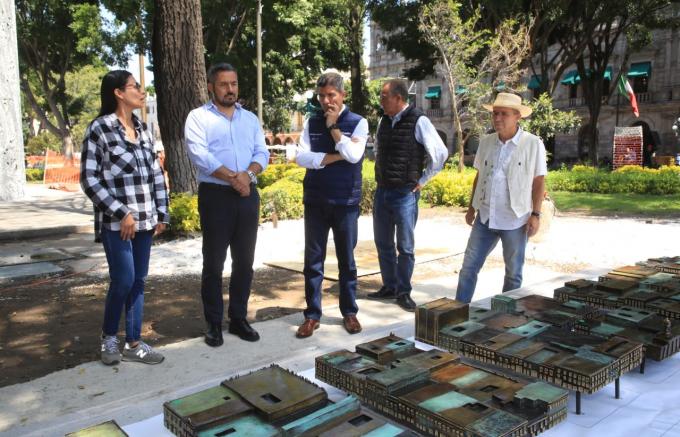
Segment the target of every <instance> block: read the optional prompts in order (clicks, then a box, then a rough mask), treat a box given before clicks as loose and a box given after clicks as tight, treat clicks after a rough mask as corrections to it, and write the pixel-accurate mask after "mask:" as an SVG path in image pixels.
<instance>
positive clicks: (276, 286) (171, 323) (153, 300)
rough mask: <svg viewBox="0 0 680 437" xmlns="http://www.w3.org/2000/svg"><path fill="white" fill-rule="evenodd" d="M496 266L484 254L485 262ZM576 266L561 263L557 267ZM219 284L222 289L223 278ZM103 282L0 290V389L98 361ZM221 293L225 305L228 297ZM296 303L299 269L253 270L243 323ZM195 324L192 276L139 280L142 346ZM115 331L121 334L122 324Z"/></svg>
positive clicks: (327, 292) (298, 307) (332, 301)
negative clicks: (142, 294)
mask: <svg viewBox="0 0 680 437" xmlns="http://www.w3.org/2000/svg"><path fill="white" fill-rule="evenodd" d="M461 263H462V258H461V257H460V256H451V257H448V258H444V259H440V260H437V261H432V262H428V263H424V264H419V265H418V268H417V269H416V272H415V274H414V281H417V280H418V278H427V277H428V276H430V275H434V274H441V272H443V271H446V272H455V271H457V269H458V268H459V267H460V265H461ZM499 264H500V263H499V262H498V261H493V260H491V259H490V260H489V263H488V267H493V266H494V265H499ZM551 267H553V268H554V266H551ZM582 267H583V266H561V268H560V270H562V271H565V272H567V271H577V270H578V269H580V268H582ZM224 284H225V285H224V286H225V290H226V287H227V284H228V278H225V283H224ZM380 285H381V281H380V275H379V274H376V275H370V276H364V277H360V278H359V287H358V298H359V299H361V298H363V297H365V295H366V294H367V293H370V292H372V291H375V290H376V289H377V288H379V287H380ZM107 286H108V282H107V281H106V280H105V279H99V280H94V281H93V279H92V277H89V276H83V275H75V276H71V277H61V278H51V279H46V280H41V281H34V282H31V283H28V284H14V285H12V286H11V287H4V289H2V290H0V296H2V301H1V302H0V306H1V307H2V313H3V314H4V315H6V317H2V318H1V319H0V387H4V386H7V385H12V384H17V383H21V382H26V381H29V380H32V379H35V378H38V377H40V376H44V375H47V374H49V373H51V372H54V371H57V370H60V369H66V368H71V367H75V366H77V365H78V364H81V363H85V362H89V361H95V360H98V359H99V333H100V332H101V321H102V317H103V302H104V299H105V296H106V288H107ZM323 291H324V304H325V305H337V296H338V285H337V282H334V281H324V290H323ZM224 298H225V308H226V305H228V294H225V296H224ZM359 306H361V302H359ZM304 307H305V301H304V278H303V276H302V274H301V273H296V272H293V271H288V270H282V269H277V268H264V269H259V270H257V271H256V272H255V277H254V280H253V287H252V292H251V296H250V300H249V309H248V318H249V319H250V320H251V321H263V320H269V319H273V318H277V317H282V316H285V315H288V314H292V313H296V312H300V311H302V309H304ZM225 312H226V311H225ZM227 323H228V322H226V321H225V328H226V324H227ZM203 329H204V322H203V316H202V306H201V301H200V276H199V275H192V276H181V277H176V276H175V277H160V276H156V277H154V276H151V277H149V278H148V279H147V286H146V291H145V305H144V324H143V327H142V337H143V338H144V339H145V340H146V341H148V342H149V344H151V345H153V346H162V345H165V344H170V343H175V342H178V341H182V340H186V339H189V338H194V337H200V336H202V332H203ZM120 332H121V333H122V332H124V328H123V326H122V324H121V330H120Z"/></svg>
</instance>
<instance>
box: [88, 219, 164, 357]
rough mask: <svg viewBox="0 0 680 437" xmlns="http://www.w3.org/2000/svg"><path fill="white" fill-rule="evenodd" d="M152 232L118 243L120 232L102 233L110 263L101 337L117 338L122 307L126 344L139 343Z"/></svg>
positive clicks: (103, 231)
mask: <svg viewBox="0 0 680 437" xmlns="http://www.w3.org/2000/svg"><path fill="white" fill-rule="evenodd" d="M153 233H154V231H153V230H151V231H142V232H136V233H135V238H133V239H132V240H127V241H126V240H121V238H120V231H111V230H109V229H106V228H104V229H102V234H101V238H102V243H103V244H104V252H105V253H106V261H107V262H108V263H109V277H110V278H111V283H110V284H109V292H108V293H107V295H106V305H105V307H104V324H103V326H102V332H103V333H104V335H116V334H117V333H118V323H119V321H120V315H121V313H122V312H123V307H125V341H127V342H128V343H130V342H134V341H138V340H139V339H140V337H141V333H142V317H143V314H144V313H143V310H144V282H145V281H146V275H147V273H148V272H149V255H150V254H151V241H152V238H153Z"/></svg>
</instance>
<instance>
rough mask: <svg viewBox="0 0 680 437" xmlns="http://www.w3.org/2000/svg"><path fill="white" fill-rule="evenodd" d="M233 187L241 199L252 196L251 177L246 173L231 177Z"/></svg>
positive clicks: (241, 172)
mask: <svg viewBox="0 0 680 437" xmlns="http://www.w3.org/2000/svg"><path fill="white" fill-rule="evenodd" d="M230 183H231V186H232V187H233V188H234V189H235V190H236V191H238V193H239V194H240V195H241V197H248V196H250V177H249V176H248V173H246V172H245V171H240V172H238V173H234V175H233V176H232V177H231V181H230Z"/></svg>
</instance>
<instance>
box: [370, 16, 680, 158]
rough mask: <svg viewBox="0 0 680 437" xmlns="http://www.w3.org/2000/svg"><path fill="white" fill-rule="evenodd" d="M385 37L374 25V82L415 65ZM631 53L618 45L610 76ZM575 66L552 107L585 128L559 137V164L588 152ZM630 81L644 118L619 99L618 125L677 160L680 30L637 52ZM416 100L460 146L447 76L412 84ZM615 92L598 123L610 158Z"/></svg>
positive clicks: (603, 152)
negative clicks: (637, 130) (636, 130)
mask: <svg viewBox="0 0 680 437" xmlns="http://www.w3.org/2000/svg"><path fill="white" fill-rule="evenodd" d="M382 35H383V33H382V31H381V30H380V28H379V27H378V26H377V25H375V24H374V23H371V45H370V56H369V59H370V64H369V67H368V71H369V76H370V78H371V79H381V78H387V77H403V76H404V69H406V68H408V67H410V66H411V65H412V64H413V63H410V62H407V61H406V60H405V59H404V58H403V57H402V56H401V55H400V54H399V53H398V52H395V51H390V50H387V49H386V47H384V45H383V44H382V41H381V37H382ZM625 49H626V42H625V40H623V39H622V40H621V41H619V42H618V44H617V47H616V50H615V53H614V55H613V56H612V58H611V60H610V68H609V69H608V74H607V76H608V77H609V78H610V80H615V79H616V78H617V77H618V73H619V71H620V70H621V68H622V65H621V63H622V62H623V56H624V52H625ZM575 70H576V67H575V66H573V67H572V68H568V69H566V70H565V74H564V75H563V77H562V79H561V81H560V85H558V86H557V88H556V90H555V92H554V93H553V104H554V106H555V107H556V108H559V109H563V110H574V111H576V112H577V113H578V114H579V116H581V118H582V120H583V121H582V125H581V128H579V129H577V130H576V131H574V132H570V133H568V134H559V135H557V137H556V139H555V154H554V157H555V160H556V161H557V162H565V161H566V162H575V161H577V160H579V158H581V157H583V156H584V155H585V154H586V153H587V150H588V144H587V142H586V141H587V140H586V138H585V135H584V132H585V129H584V127H585V126H586V125H587V123H588V118H589V114H588V108H587V107H586V105H585V101H584V98H583V91H582V90H581V89H580V86H578V83H579V82H580V78H579V77H578V75H577V74H576V72H575ZM624 70H627V71H628V76H629V77H628V80H629V82H630V83H631V85H632V86H633V88H634V91H635V93H636V96H637V101H638V106H639V109H640V117H639V118H636V117H635V116H634V115H633V113H632V111H631V108H630V105H629V103H628V100H626V99H625V98H624V97H623V96H621V97H620V98H619V99H618V101H619V104H618V126H636V125H637V126H642V127H643V131H644V133H645V144H651V146H652V147H653V149H654V152H655V153H656V155H657V156H659V155H664V156H675V154H677V153H680V143H678V140H677V139H676V136H675V134H674V132H673V129H672V126H673V122H674V121H675V120H676V119H678V117H680V31H678V30H671V29H663V30H658V31H654V32H653V40H652V43H651V44H650V45H649V46H647V47H645V48H644V49H642V50H641V51H639V52H635V53H632V54H631V55H630V57H629V61H628V65H626V66H625V68H624ZM532 79H533V78H532V77H531V75H528V77H526V83H527V85H528V87H529V89H528V90H527V91H526V93H525V94H524V96H523V97H524V98H526V99H530V98H532V97H533V95H534V91H533V90H532V82H533V80H532ZM409 92H410V94H411V98H412V100H413V101H414V102H415V103H416V105H417V106H418V107H420V108H421V109H423V110H424V111H425V113H426V114H427V115H428V117H429V118H430V119H431V120H432V122H433V123H434V125H435V126H436V127H437V129H438V130H439V131H440V132H441V133H443V134H444V135H443V136H444V137H445V142H446V145H447V147H448V148H449V150H451V151H452V150H454V148H455V144H454V141H455V135H454V133H453V115H452V113H451V109H450V104H451V95H450V92H449V90H448V86H447V85H446V82H445V80H444V78H443V77H440V76H438V75H437V74H435V75H433V76H430V77H427V78H426V79H424V80H421V81H413V82H411V83H410V84H409ZM616 94H617V93H616V90H614V92H613V93H612V96H611V97H608V98H607V99H606V100H605V102H604V104H603V106H602V109H601V113H600V117H599V119H598V122H597V123H598V127H599V149H598V155H599V156H600V157H602V158H603V159H605V160H611V157H612V145H613V137H614V127H615V124H616V119H617V97H616Z"/></svg>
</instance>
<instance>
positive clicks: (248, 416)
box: [163, 365, 412, 437]
mask: <svg viewBox="0 0 680 437" xmlns="http://www.w3.org/2000/svg"><path fill="white" fill-rule="evenodd" d="M163 410H164V422H165V426H166V428H168V429H169V430H170V431H171V432H172V433H174V434H175V435H177V436H180V437H184V436H199V437H216V436H226V435H248V436H253V437H270V436H271V437H275V436H276V437H292V436H300V437H304V436H310V437H311V436H324V437H339V436H362V435H367V434H369V435H370V434H371V433H375V435H380V436H383V435H384V436H411V435H412V433H410V432H409V431H407V430H405V429H403V428H401V427H399V426H397V425H394V424H391V423H387V422H385V421H384V420H383V419H381V418H379V417H377V416H376V415H374V414H372V413H370V412H367V411H365V410H362V409H361V405H360V403H359V401H358V400H357V399H356V398H354V397H352V396H348V397H346V398H344V399H342V400H340V401H339V402H337V403H332V402H330V401H329V400H328V395H327V394H326V391H325V390H323V389H322V388H320V387H318V386H317V385H315V384H313V383H311V382H310V381H307V380H306V379H304V378H302V377H300V376H297V375H295V374H294V373H292V372H289V371H288V370H286V369H283V368H281V367H279V366H277V365H272V366H270V367H266V368H263V369H260V370H257V371H255V372H252V373H249V374H247V375H243V376H239V377H236V378H232V379H228V380H226V381H223V382H222V384H221V385H219V386H218V387H213V388H210V389H207V390H203V391H201V392H198V393H194V394H192V395H189V396H185V397H182V398H180V399H175V400H173V401H170V402H166V403H165V404H164V405H163Z"/></svg>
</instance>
